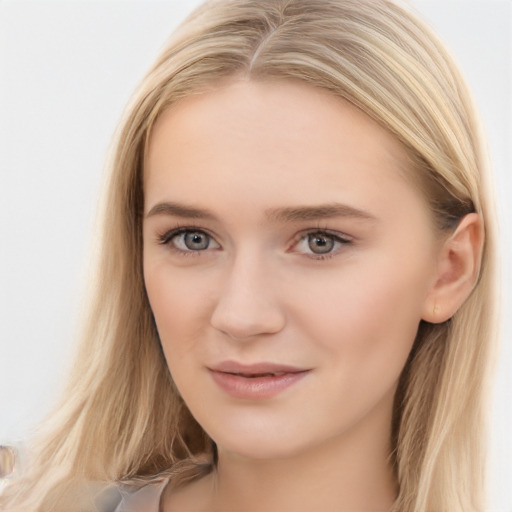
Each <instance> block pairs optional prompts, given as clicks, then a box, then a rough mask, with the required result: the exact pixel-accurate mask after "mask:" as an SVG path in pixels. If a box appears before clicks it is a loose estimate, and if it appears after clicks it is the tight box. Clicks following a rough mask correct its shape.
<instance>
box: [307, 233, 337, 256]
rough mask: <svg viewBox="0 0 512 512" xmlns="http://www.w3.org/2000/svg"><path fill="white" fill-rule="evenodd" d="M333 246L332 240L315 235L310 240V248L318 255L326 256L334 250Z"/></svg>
mask: <svg viewBox="0 0 512 512" xmlns="http://www.w3.org/2000/svg"><path fill="white" fill-rule="evenodd" d="M333 245H334V241H333V240H332V238H328V237H325V236H319V235H313V236H312V238H311V239H310V243H309V248H310V249H311V250H312V251H313V252H314V253H316V254H325V253H328V252H330V251H331V250H332V248H333ZM319 249H320V250H319Z"/></svg>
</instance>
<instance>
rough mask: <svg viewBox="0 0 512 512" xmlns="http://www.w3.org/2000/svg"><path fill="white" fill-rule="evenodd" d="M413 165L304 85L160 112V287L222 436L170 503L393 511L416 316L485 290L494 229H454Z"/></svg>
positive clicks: (153, 291)
mask: <svg viewBox="0 0 512 512" xmlns="http://www.w3.org/2000/svg"><path fill="white" fill-rule="evenodd" d="M407 171H408V169H407V159H406V155H405V153H404V150H403V148H402V147H401V145H400V144H399V142H398V141H397V140H396V139H395V138H394V137H393V136H392V135H391V134H389V133H388V132H387V131H386V130H384V129H383V128H381V127H380V126H379V125H377V124H376V123H375V122H374V121H373V120H371V119H370V118H369V117H367V116H366V115H364V114H363V113H361V112H360V111H359V110H357V109H356V108H354V107H353V106H351V105H350V104H349V103H347V102H345V101H343V100H341V99H339V98H335V97H333V96H331V95H330V94H329V93H327V92H325V91H322V90H319V89H316V88H313V87H311V86H308V85H305V84H301V83H297V82H278V83H276V82H271V83H256V82H251V81H247V80H243V79H241V80H233V81H232V82H231V83H229V84H227V85H224V86H223V87H219V88H218V89H216V90H214V91H212V92H208V93H205V94H202V95H198V96H194V97H190V98H186V99H184V100H182V101H180V102H179V103H178V104H177V105H175V106H173V107H172V108H171V109H170V110H168V111H167V112H165V113H164V114H163V115H162V116H161V118H160V119H159V121H158V122H157V124H156V126H155V129H154V132H153V134H152V138H151V141H150V146H149V152H148V155H147V160H146V165H145V183H144V190H145V219H144V276H145V282H146V289H147V292H148V297H149V300H150V303H151V307H152V310H153V313H154V315H155V320H156V323H157V328H158V331H159V334H160V339H161V342H162V347H163V350H164V354H165V357H166V360H167V363H168V365H169V369H170V371H171V374H172V376H173V379H174V381H175V383H176V385H177V387H178V389H179V391H180V393H181V395H182V397H183V398H184V400H185V402H186V403H187V405H188V407H189V409H190V410H191V412H192V414H193V415H194V416H195V417H196V419H197V420H198V422H199V423H200V424H201V426H202V427H203V428H204V429H205V431H206V432H207V433H208V434H209V435H210V437H211V438H212V439H214V440H215V442H216V443H217V446H218V448H219V464H218V467H217V468H216V470H215V471H214V472H213V473H212V474H210V475H209V476H207V477H205V478H203V479H201V480H199V481H197V482H194V483H192V484H189V485H188V486H186V487H184V488H182V489H179V490H172V491H171V490H170V489H168V491H167V492H165V493H164V496H163V502H162V503H163V510H164V512H174V511H176V512H178V511H179V512H182V511H184V510H185V511H187V512H188V511H190V512H199V511H205V512H206V511H208V512H214V511H218V512H221V511H222V512H226V511H251V512H260V511H261V512H283V511H293V512H306V511H307V512H310V511H312V510H322V511H331V510H332V511H337V512H355V511H357V512H365V511H366V512H370V511H372V512H377V511H378V512H385V511H388V510H389V509H390V507H391V506H392V503H393V501H394V499H395V497H396V492H397V484H396V481H395V478H394V475H393V471H392V469H391V467H390V465H389V454H390V449H391V447H390V428H391V427H390V426H391V411H392V404H393V396H394V393H395V390H396V385H397V381H398V378H399V376H400V373H401V371H402V369H403V366H404V364H405V361H406V359H407V356H408V354H409V352H410V349H411V347H412V344H413V341H414V337H415V334H416V330H417V327H418V324H419V322H420V321H421V320H422V319H424V320H427V321H443V320H445V319H446V318H449V316H451V314H453V312H454V311H455V310H456V308H457V307H458V305H460V303H461V302H462V301H463V300H464V298H465V296H467V293H469V291H470V289H471V276H472V275H474V273H475V267H476V264H475V263H474V262H475V261H476V259H477V253H478V244H479V241H480V235H479V233H480V231H479V222H478V218H477V217H476V216H474V217H471V216H467V219H466V220H465V222H463V223H461V226H459V229H458V231H457V232H456V233H455V234H454V235H453V236H452V237H451V238H450V239H448V240H446V239H443V240H441V239H440V237H439V234H438V233H437V232H436V231H435V229H434V228H433V222H432V218H431V214H430V212H429V209H428V206H427V204H426V201H425V200H424V198H423V197H422V195H421V193H420V191H418V190H417V189H416V188H414V187H413V185H411V182H410V181H409V180H407V179H405V178H404V174H406V173H407ZM334 205H335V206H334ZM340 205H341V206H340ZM192 209H193V210H194V211H192ZM283 209H284V211H283ZM276 211H277V213H276ZM269 212H270V213H269ZM461 283H462V284H461ZM226 364H227V365H228V366H226ZM233 364H234V365H235V366H236V370H233V368H232V365H233ZM230 365H231V366H230ZM251 365H252V366H251ZM254 365H260V366H258V368H260V371H256V370H253V371H252V372H253V373H251V371H250V370H247V368H249V369H250V368H255V367H254ZM261 365H263V367H264V368H267V367H268V366H269V365H270V367H271V370H268V371H267V370H265V371H263V370H261ZM281 367H283V368H284V370H283V371H280V370H281V369H282V368H281ZM239 368H242V370H239ZM272 368H274V370H275V369H276V368H277V370H276V371H272ZM290 368H291V370H290ZM254 373H257V374H258V375H257V377H258V379H259V380H253V379H254V377H255V375H254ZM261 373H265V375H261ZM283 375H284V376H283ZM298 375H299V377H297V376H298ZM287 377H290V379H289V381H286V385H283V384H282V382H283V380H286V378H287Z"/></svg>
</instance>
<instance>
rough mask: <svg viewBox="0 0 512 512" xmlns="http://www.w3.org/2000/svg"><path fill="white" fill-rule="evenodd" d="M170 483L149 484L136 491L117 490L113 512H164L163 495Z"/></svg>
mask: <svg viewBox="0 0 512 512" xmlns="http://www.w3.org/2000/svg"><path fill="white" fill-rule="evenodd" d="M167 483H168V481H167V480H166V481H164V482H158V483H154V484H148V485H145V486H144V487H141V488H140V489H137V490H136V491H130V490H127V489H119V488H118V490H117V493H116V494H117V499H116V503H115V504H114V506H115V508H109V510H112V511H113V512H162V504H161V503H160V501H161V497H162V493H163V491H164V489H165V487H166V485H167Z"/></svg>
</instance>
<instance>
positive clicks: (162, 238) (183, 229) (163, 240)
mask: <svg viewBox="0 0 512 512" xmlns="http://www.w3.org/2000/svg"><path fill="white" fill-rule="evenodd" d="M185 233H200V234H203V235H205V236H207V237H209V238H212V239H213V237H212V236H211V235H210V234H209V233H208V232H206V231H205V230H204V229H202V228H199V227H195V226H178V227H176V228H173V229H171V230H169V231H166V232H165V233H162V234H160V235H158V238H157V241H158V243H159V244H160V245H166V246H168V247H169V249H170V250H172V251H173V252H176V253H178V254H179V255H182V256H200V255H201V253H202V252H204V250H199V251H194V250H189V251H184V250H182V249H178V248H177V247H175V246H173V244H172V243H171V242H172V240H173V239H174V238H176V237H178V236H179V235H183V234H185ZM312 235H320V236H325V237H326V238H330V239H332V240H333V241H334V242H335V243H339V244H341V245H351V244H352V240H351V239H350V238H348V237H346V236H340V234H336V233H333V232H331V231H329V230H327V229H322V228H320V227H317V228H315V229H311V230H308V231H305V232H304V231H303V232H301V233H300V235H298V236H297V237H296V239H295V240H294V243H293V246H295V245H297V244H298V243H299V242H301V241H302V240H306V239H307V237H308V236H312ZM338 252H339V248H338V250H334V251H332V252H328V253H325V254H314V253H310V254H306V256H307V257H309V258H311V259H313V260H317V261H321V260H328V259H331V258H333V257H334V256H336V255H337V254H338Z"/></svg>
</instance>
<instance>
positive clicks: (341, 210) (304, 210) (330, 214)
mask: <svg viewBox="0 0 512 512" xmlns="http://www.w3.org/2000/svg"><path fill="white" fill-rule="evenodd" d="M155 215H169V216H175V217H183V218H188V219H205V220H217V217H216V216H215V215H214V214H213V213H212V212H211V211H210V210H206V209H203V208H196V207H193V206H188V205H185V204H181V203H176V202H163V203H158V204H156V205H155V206H153V207H152V208H151V210H149V212H148V213H147V214H146V218H149V217H153V216H155ZM265 217H266V218H267V219H268V220H269V221H273V222H299V221H310V220H319V219H332V218H338V217H348V218H352V219H360V220H367V221H376V220H377V218H376V217H375V216H374V215H372V214H371V213H370V212H368V211H365V210H360V209H358V208H354V207H352V206H348V205H345V204H341V203H327V204H320V205H315V206H290V207H285V208H271V209H269V210H266V211H265Z"/></svg>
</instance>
